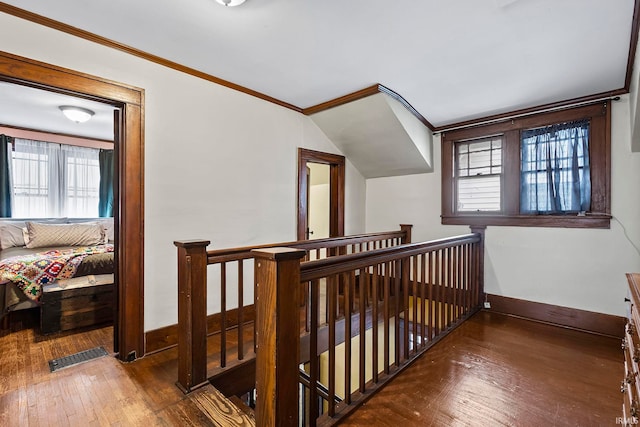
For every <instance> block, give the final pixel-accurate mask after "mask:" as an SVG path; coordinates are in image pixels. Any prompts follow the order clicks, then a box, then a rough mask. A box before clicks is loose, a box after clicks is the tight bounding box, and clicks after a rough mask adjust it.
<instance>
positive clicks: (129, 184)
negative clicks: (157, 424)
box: [0, 51, 144, 361]
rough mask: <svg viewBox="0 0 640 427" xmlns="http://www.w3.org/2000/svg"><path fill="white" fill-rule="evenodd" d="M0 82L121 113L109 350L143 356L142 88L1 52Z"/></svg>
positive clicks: (128, 357) (128, 358) (127, 358)
mask: <svg viewBox="0 0 640 427" xmlns="http://www.w3.org/2000/svg"><path fill="white" fill-rule="evenodd" d="M0 81H6V82H11V83H16V84H21V85H24V86H30V87H35V88H40V89H44V90H48V91H53V92H58V93H62V94H66V95H71V96H75V97H79V98H85V99H91V100H94V101H98V102H104V103H108V104H110V105H113V106H114V107H116V108H119V109H120V111H121V113H122V114H121V120H120V129H119V135H117V136H116V139H118V140H119V141H118V144H114V145H115V146H114V150H115V155H116V156H117V161H116V162H115V171H114V207H115V209H114V225H115V233H116V234H115V239H116V240H115V241H116V254H117V257H116V260H115V263H116V271H115V275H116V278H117V280H118V286H117V289H118V303H117V315H116V322H115V324H116V327H115V328H114V350H115V351H117V352H118V358H119V359H120V360H123V361H131V360H134V359H135V358H137V357H141V356H143V355H144V131H143V130H144V89H140V88H136V87H133V86H127V85H124V84H121V83H117V82H113V81H110V80H106V79H102V78H100V77H96V76H91V75H88V74H84V73H80V72H77V71H73V70H69V69H66V68H62V67H58V66H55V65H50V64H46V63H43V62H39V61H35V60H32V59H28V58H24V57H20V56H17V55H13V54H10V53H6V52H2V51H0Z"/></svg>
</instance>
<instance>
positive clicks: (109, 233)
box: [25, 217, 115, 243]
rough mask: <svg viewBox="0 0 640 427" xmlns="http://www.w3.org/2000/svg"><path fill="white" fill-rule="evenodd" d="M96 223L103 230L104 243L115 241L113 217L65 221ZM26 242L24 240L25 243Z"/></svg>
mask: <svg viewBox="0 0 640 427" xmlns="http://www.w3.org/2000/svg"><path fill="white" fill-rule="evenodd" d="M89 222H91V223H97V224H101V225H102V228H104V233H105V237H104V243H113V242H114V240H115V236H114V234H115V228H114V226H113V217H110V218H69V219H68V220H67V223H68V224H86V223H89ZM26 241H27V240H26V239H25V242H26Z"/></svg>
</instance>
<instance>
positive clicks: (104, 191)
mask: <svg viewBox="0 0 640 427" xmlns="http://www.w3.org/2000/svg"><path fill="white" fill-rule="evenodd" d="M99 160H100V201H99V203H98V215H100V217H102V218H106V217H112V216H113V150H100V155H99Z"/></svg>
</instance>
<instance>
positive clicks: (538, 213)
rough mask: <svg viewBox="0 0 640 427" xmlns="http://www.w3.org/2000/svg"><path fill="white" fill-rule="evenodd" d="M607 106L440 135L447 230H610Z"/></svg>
mask: <svg viewBox="0 0 640 427" xmlns="http://www.w3.org/2000/svg"><path fill="white" fill-rule="evenodd" d="M609 110H610V109H609V108H608V105H607V104H606V103H598V104H593V105H589V106H583V107H578V108H571V109H566V110H562V111H558V112H553V113H541V114H536V115H531V116H527V117H523V118H519V119H517V120H510V121H508V122H501V123H493V124H489V125H484V126H478V127H474V128H469V129H461V130H456V131H451V132H447V133H444V134H443V135H442V223H443V224H464V225H519V226H555V227H600V228H608V227H609V220H610V214H609V212H610V197H609V193H610V111H609Z"/></svg>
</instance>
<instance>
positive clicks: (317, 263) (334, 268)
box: [300, 234, 480, 282]
mask: <svg viewBox="0 0 640 427" xmlns="http://www.w3.org/2000/svg"><path fill="white" fill-rule="evenodd" d="M479 241H480V236H479V235H478V234H464V235H461V236H455V237H447V238H444V239H438V240H431V241H428V242H422V243H409V244H406V245H399V246H393V247H390V248H383V249H376V250H373V251H368V252H359V253H355V254H347V255H338V256H335V257H331V258H324V259H318V260H313V261H306V262H303V263H301V264H300V281H302V282H308V281H311V280H317V279H320V278H322V277H327V276H330V275H334V274H340V273H346V272H348V271H351V270H353V269H356V268H363V267H366V266H368V265H371V264H381V263H383V262H389V261H393V260H395V259H397V258H398V257H404V256H413V255H417V254H420V253H422V252H425V251H437V250H440V249H445V248H449V247H452V246H456V245H463V244H468V243H478V242H479Z"/></svg>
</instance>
